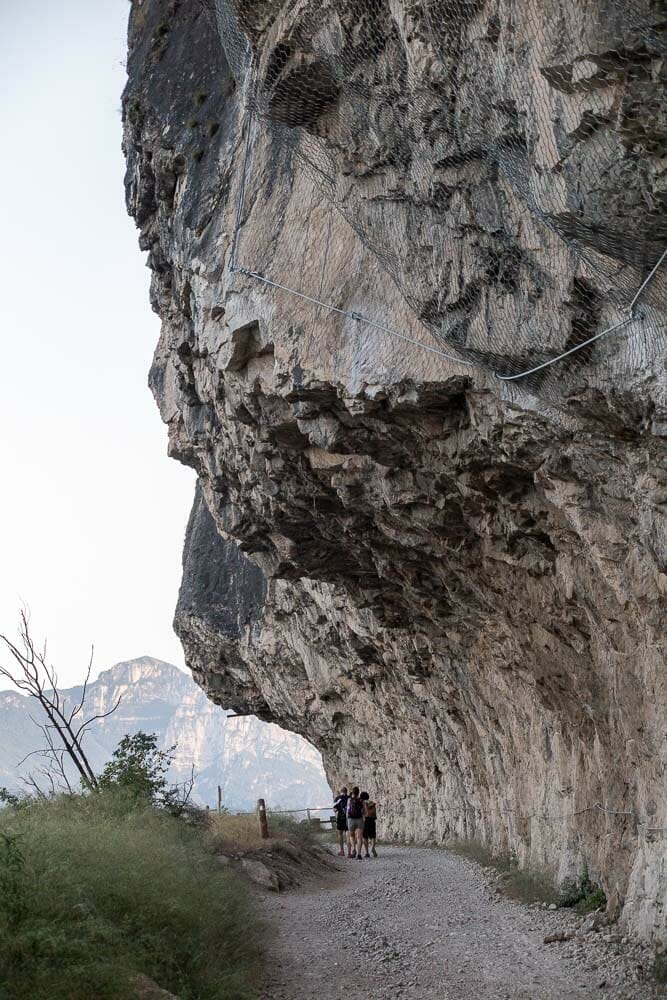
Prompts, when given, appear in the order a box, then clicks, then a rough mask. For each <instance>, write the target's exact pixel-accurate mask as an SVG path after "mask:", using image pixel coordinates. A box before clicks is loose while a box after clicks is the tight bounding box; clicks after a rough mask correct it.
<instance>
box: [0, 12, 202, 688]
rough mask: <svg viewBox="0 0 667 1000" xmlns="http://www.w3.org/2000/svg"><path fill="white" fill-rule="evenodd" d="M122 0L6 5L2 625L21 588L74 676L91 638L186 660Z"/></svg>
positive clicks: (105, 659) (189, 479)
mask: <svg viewBox="0 0 667 1000" xmlns="http://www.w3.org/2000/svg"><path fill="white" fill-rule="evenodd" d="M128 10H129V4H128V2H127V0H61V2H60V3H53V2H52V0H23V2H22V3H10V2H9V0H0V77H1V83H2V95H3V99H2V106H1V107H0V137H1V142H2V154H1V156H0V191H1V193H2V228H1V230H0V351H1V353H0V434H1V438H0V441H1V445H2V458H1V463H0V476H1V477H2V478H1V481H0V482H1V485H0V559H1V563H0V567H1V568H0V631H6V630H8V629H9V630H13V629H14V626H15V621H16V617H17V611H18V607H19V602H20V600H21V599H23V600H24V601H25V602H26V603H27V604H29V606H30V608H31V611H32V620H33V625H34V631H35V633H36V635H38V636H44V635H46V636H48V639H49V648H50V652H51V658H52V660H53V661H54V662H55V663H56V665H57V666H58V667H59V670H60V674H61V677H62V679H63V680H64V681H66V682H67V683H69V682H72V681H74V680H77V679H78V678H79V677H80V675H81V672H82V668H83V665H84V663H85V660H86V658H87V650H88V648H89V645H90V643H92V642H94V643H95V648H96V656H95V663H96V667H97V670H101V669H104V668H106V667H108V666H110V665H111V664H112V663H114V662H115V661H117V660H120V659H127V658H129V657H133V656H139V655H141V654H143V653H147V654H150V655H152V656H158V657H162V658H164V659H167V660H171V661H172V662H175V663H178V664H179V665H182V653H181V649H180V644H179V643H178V640H177V639H176V637H175V636H174V634H173V632H172V629H171V620H172V616H173V611H174V606H175V602H176V596H177V590H178V584H179V580H180V558H181V547H182V542H183V533H184V529H185V523H186V520H187V514H188V511H189V507H190V502H191V499H192V493H193V486H194V482H193V474H192V472H191V471H190V470H186V469H184V468H182V467H181V466H179V465H178V464H177V463H176V462H174V461H172V460H170V459H168V458H167V456H166V440H167V438H166V428H164V427H163V425H162V424H161V422H160V419H159V417H158V413H157V410H156V408H155V405H154V403H153V399H152V397H151V394H150V392H149V390H148V388H147V386H146V378H147V373H148V368H149V365H150V360H151V355H152V352H153V348H154V346H155V343H156V341H157V337H158V332H159V322H158V319H157V317H156V316H154V315H153V313H152V312H151V310H150V306H149V304H148V282H149V274H148V271H147V270H146V269H145V267H144V259H143V258H144V255H143V254H140V253H139V250H138V248H137V241H136V233H135V230H134V225H133V223H132V221H131V220H130V219H129V218H128V216H127V215H126V212H125V205H124V200H123V170H124V165H123V159H122V155H121V151H120V143H121V120H120V94H121V90H122V88H123V84H124V79H125V69H124V66H123V61H124V59H125V27H126V20H127V15H128ZM1 686H2V685H0V687H1Z"/></svg>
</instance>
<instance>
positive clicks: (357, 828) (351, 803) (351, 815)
mask: <svg viewBox="0 0 667 1000" xmlns="http://www.w3.org/2000/svg"><path fill="white" fill-rule="evenodd" d="M363 832H364V804H363V802H362V801H361V798H360V797H359V789H358V788H357V786H356V785H355V786H354V788H353V789H352V794H351V795H350V797H349V798H348V800H347V836H348V841H349V842H348V851H347V856H348V858H358V859H359V861H361V846H362V841H363Z"/></svg>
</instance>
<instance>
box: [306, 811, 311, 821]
mask: <svg viewBox="0 0 667 1000" xmlns="http://www.w3.org/2000/svg"><path fill="white" fill-rule="evenodd" d="M306 813H307V815H308V819H309V820H310V809H306Z"/></svg>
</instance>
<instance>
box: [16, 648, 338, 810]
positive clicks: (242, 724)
mask: <svg viewBox="0 0 667 1000" xmlns="http://www.w3.org/2000/svg"><path fill="white" fill-rule="evenodd" d="M81 691H82V685H80V684H79V685H74V686H73V687H70V688H63V689H62V692H61V693H62V694H63V696H64V697H65V698H66V700H67V701H68V702H69V703H70V704H72V703H73V702H75V701H76V700H77V698H79V697H80V695H81ZM119 696H120V697H121V701H120V705H119V707H118V709H117V710H116V711H115V712H114V713H113V714H112V715H110V716H109V717H107V718H105V719H101V720H99V722H97V723H95V724H94V725H93V727H91V730H90V734H89V737H88V739H87V741H86V744H85V749H86V752H87V754H88V756H89V758H90V760H91V764H92V766H93V768H94V770H96V771H99V770H101V769H102V767H103V766H104V764H105V763H106V761H107V760H108V759H109V758H110V756H111V753H112V751H113V749H114V748H115V746H117V744H118V742H119V741H120V739H121V738H122V736H123V735H125V734H126V733H132V732H137V731H138V730H143V731H144V732H155V733H156V734H157V736H158V742H159V745H160V748H161V749H168V748H169V747H172V746H174V745H175V746H176V751H175V757H174V766H173V768H172V770H171V772H170V774H169V778H170V780H172V781H176V782H181V781H184V780H186V779H187V778H188V777H189V775H190V770H191V767H192V765H193V764H194V767H195V772H196V783H195V788H194V797H195V799H196V800H197V801H199V802H200V803H201V804H207V805H210V806H213V805H214V804H215V803H216V800H217V786H218V785H220V786H221V788H222V794H223V803H224V804H225V805H226V806H227V807H228V808H230V809H238V810H242V809H251V808H253V807H254V804H255V802H256V800H257V798H258V797H263V798H265V799H266V800H267V802H268V803H269V804H270V805H273V806H279V805H281V806H284V807H285V808H299V807H304V808H305V807H307V806H315V805H324V804H326V803H328V802H329V799H330V791H329V789H328V786H327V784H326V779H325V777H324V771H323V769H322V763H321V758H320V755H319V753H318V751H316V750H315V749H314V748H313V747H312V746H310V744H308V743H307V742H306V741H305V740H303V739H302V738H301V737H298V736H296V735H294V734H292V733H288V732H286V731H285V730H282V729H280V727H278V726H276V725H272V724H268V723H263V722H260V721H259V720H258V719H255V718H253V717H243V718H228V717H227V716H226V715H225V713H224V712H223V711H221V710H220V709H219V708H218V707H217V706H216V705H214V704H213V703H212V702H210V701H209V700H208V699H207V698H206V695H205V694H204V692H203V691H201V690H200V689H199V688H198V687H197V686H196V685H195V683H194V681H193V680H192V678H191V677H190V676H189V675H188V674H186V673H185V672H184V671H182V670H180V669H179V668H178V667H177V666H175V665H174V664H173V663H167V662H166V661H164V660H159V659H157V658H155V657H151V656H147V655H144V656H140V657H136V658H134V659H129V660H121V661H119V662H118V663H115V664H113V666H111V667H108V668H107V669H105V670H102V671H100V674H99V675H98V677H97V678H96V679H95V680H94V681H91V682H90V683H89V685H88V691H87V696H86V708H87V712H86V715H87V716H88V717H89V716H91V715H96V714H102V713H104V712H107V711H108V710H109V709H110V708H111V707H112V706H113V704H114V703H115V701H116V700H117V698H118V697H119ZM36 708H37V706H34V705H32V704H31V703H30V701H29V699H28V698H27V697H26V696H25V695H22V694H20V693H18V692H15V691H11V690H8V691H0V785H5V786H6V787H7V788H9V789H10V790H13V791H16V790H20V789H21V788H22V787H23V785H22V782H21V777H27V775H28V772H29V771H30V770H31V769H32V770H33V771H35V770H36V766H35V759H34V758H33V759H32V760H29V761H26V762H25V764H23V765H22V766H19V762H20V761H21V760H22V759H23V758H24V757H25V756H26V754H29V753H30V752H31V751H34V750H35V749H36V748H37V747H38V746H39V745H40V739H39V730H38V728H37V726H36V725H32V724H31V723H30V716H32V717H33V719H38V718H39V716H38V715H37V712H36V711H35V709H36Z"/></svg>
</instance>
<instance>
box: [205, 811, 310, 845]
mask: <svg viewBox="0 0 667 1000" xmlns="http://www.w3.org/2000/svg"><path fill="white" fill-rule="evenodd" d="M267 820H268V825H269V836H270V839H271V840H291V841H292V842H294V843H296V844H297V845H299V846H309V847H312V846H314V845H315V844H317V843H319V835H318V833H317V831H316V830H315V829H314V827H313V826H311V824H310V823H299V822H297V821H296V820H294V819H292V817H291V816H285V815H280V814H278V813H272V812H268V813H267ZM207 838H208V842H209V844H210V847H211V850H212V851H213V852H214V853H215V854H225V853H232V854H234V853H237V852H240V851H258V850H260V849H261V848H266V846H267V844H268V843H269V842H270V841H266V840H262V839H261V837H260V833H259V823H258V821H257V817H256V816H255V814H254V813H252V814H248V813H242V814H241V815H240V816H235V815H233V814H232V813H224V812H223V813H214V812H212V813H210V823H209V830H208V833H207Z"/></svg>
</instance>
